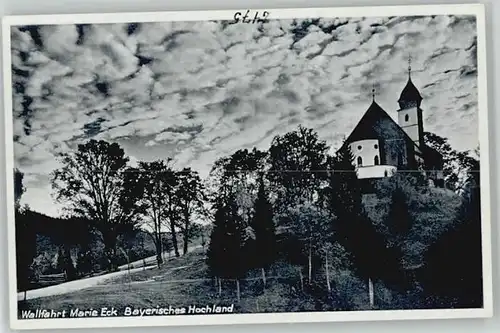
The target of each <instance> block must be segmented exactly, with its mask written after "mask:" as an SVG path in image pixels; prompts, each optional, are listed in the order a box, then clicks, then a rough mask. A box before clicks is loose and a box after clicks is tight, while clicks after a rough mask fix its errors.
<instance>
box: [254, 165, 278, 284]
mask: <svg viewBox="0 0 500 333" xmlns="http://www.w3.org/2000/svg"><path fill="white" fill-rule="evenodd" d="M250 227H251V228H252V230H253V234H254V236H255V237H254V239H253V242H251V244H252V245H253V246H251V247H250V248H251V250H250V253H251V256H252V259H251V261H252V264H253V265H254V266H255V267H258V268H260V269H261V270H262V282H263V283H264V287H265V286H266V269H267V268H268V267H269V266H270V265H271V264H272V263H273V262H274V261H275V259H276V254H277V253H276V250H277V249H276V234H275V233H276V230H275V227H274V221H273V207H272V205H271V203H270V202H269V198H268V194H267V191H266V188H265V184H264V176H263V175H262V174H261V175H260V177H259V189H258V193H257V199H256V200H255V203H254V213H253V216H252V219H251V222H250Z"/></svg>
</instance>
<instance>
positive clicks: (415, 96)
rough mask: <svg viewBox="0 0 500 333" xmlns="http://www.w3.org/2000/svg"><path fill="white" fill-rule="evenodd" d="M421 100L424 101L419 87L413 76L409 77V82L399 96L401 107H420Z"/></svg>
mask: <svg viewBox="0 0 500 333" xmlns="http://www.w3.org/2000/svg"><path fill="white" fill-rule="evenodd" d="M420 102H422V96H421V95H420V92H419V91H418V89H417V87H415V85H414V84H413V82H412V80H411V77H408V82H407V83H406V86H405V87H404V88H403V91H401V95H400V96H399V100H398V103H399V107H400V108H401V109H406V108H407V107H413V106H417V107H420Z"/></svg>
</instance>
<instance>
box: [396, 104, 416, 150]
mask: <svg viewBox="0 0 500 333" xmlns="http://www.w3.org/2000/svg"><path fill="white" fill-rule="evenodd" d="M398 124H399V126H401V128H403V130H404V131H405V132H406V134H408V136H409V137H410V138H411V139H412V140H413V141H415V142H418V139H419V138H418V113H417V108H411V109H408V110H403V111H398Z"/></svg>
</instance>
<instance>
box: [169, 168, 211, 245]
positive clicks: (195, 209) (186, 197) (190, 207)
mask: <svg viewBox="0 0 500 333" xmlns="http://www.w3.org/2000/svg"><path fill="white" fill-rule="evenodd" d="M177 179H178V186H177V192H176V195H175V197H176V200H177V205H178V209H179V218H180V221H181V222H180V223H179V226H180V229H181V233H182V240H183V249H182V253H183V255H185V254H186V253H187V251H188V245H189V242H190V240H191V239H192V238H193V237H194V236H196V234H197V231H198V230H199V228H198V227H197V225H196V224H195V223H194V221H193V218H194V217H196V216H195V215H196V214H198V216H199V215H201V214H203V212H204V207H203V204H204V200H205V194H204V188H203V184H202V182H201V178H200V176H199V175H198V173H197V172H195V171H193V170H191V168H184V169H183V170H182V171H179V172H177Z"/></svg>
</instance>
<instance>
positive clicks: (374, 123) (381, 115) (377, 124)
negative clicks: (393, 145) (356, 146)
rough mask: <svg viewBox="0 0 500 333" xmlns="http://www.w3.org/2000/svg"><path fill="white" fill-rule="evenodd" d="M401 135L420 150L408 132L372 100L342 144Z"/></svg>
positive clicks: (392, 137)
mask: <svg viewBox="0 0 500 333" xmlns="http://www.w3.org/2000/svg"><path fill="white" fill-rule="evenodd" d="M401 137H404V138H405V139H406V140H407V141H408V142H412V143H413V144H414V145H415V147H416V149H415V150H416V151H417V152H419V151H420V149H419V148H418V146H417V145H416V144H415V143H414V142H413V140H412V139H411V138H410V137H409V136H408V134H407V133H406V132H405V131H404V130H403V129H402V128H401V127H400V126H399V125H398V124H397V123H396V122H395V121H394V119H392V117H391V116H389V114H388V113H387V112H386V111H385V110H384V109H382V107H380V105H378V103H377V102H375V100H373V102H372V103H371V105H370V107H368V110H366V112H365V114H364V115H363V117H361V119H360V120H359V122H358V124H357V125H356V127H354V129H353V131H352V132H351V134H350V135H349V136H348V137H347V139H346V140H345V142H344V146H345V145H348V144H350V143H352V142H354V141H358V140H366V139H385V140H388V139H399V138H401Z"/></svg>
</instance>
